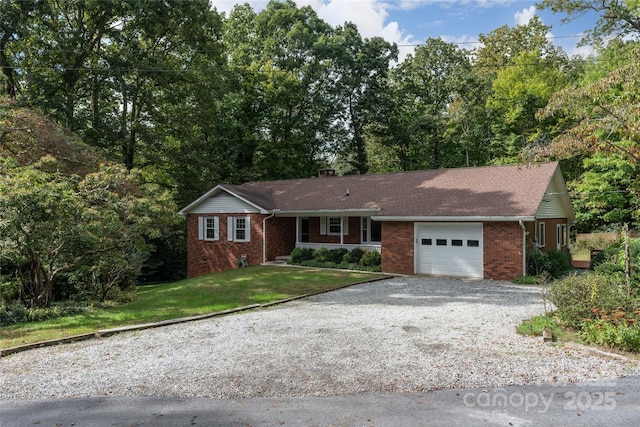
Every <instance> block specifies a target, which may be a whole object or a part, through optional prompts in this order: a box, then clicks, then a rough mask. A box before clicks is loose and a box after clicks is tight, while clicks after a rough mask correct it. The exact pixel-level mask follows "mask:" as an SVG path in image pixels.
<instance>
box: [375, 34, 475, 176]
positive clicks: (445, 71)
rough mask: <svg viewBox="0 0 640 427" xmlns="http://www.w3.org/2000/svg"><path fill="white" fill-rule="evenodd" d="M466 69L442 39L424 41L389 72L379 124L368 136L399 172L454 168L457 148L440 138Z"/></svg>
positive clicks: (458, 54) (459, 55)
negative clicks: (391, 157)
mask: <svg viewBox="0 0 640 427" xmlns="http://www.w3.org/2000/svg"><path fill="white" fill-rule="evenodd" d="M470 70H471V64H470V63H469V60H468V58H467V54H466V52H464V51H461V50H459V49H458V48H457V47H456V46H455V45H453V44H450V43H446V42H444V41H442V40H441V39H428V40H427V41H426V43H425V44H424V46H420V47H419V48H417V49H416V51H415V55H413V56H409V57H408V58H407V59H406V60H405V61H404V62H403V63H402V64H401V65H399V66H398V67H397V68H396V69H394V70H393V71H392V74H391V77H390V79H391V83H390V86H389V89H388V94H387V95H386V96H387V98H386V99H385V100H384V101H382V104H383V105H382V107H381V114H380V119H379V120H378V122H377V123H375V124H373V125H372V126H370V128H369V131H370V132H371V135H372V136H373V137H374V138H375V139H376V140H377V141H378V143H381V144H383V145H386V146H387V147H389V148H390V149H391V150H392V151H393V152H394V153H395V156H397V158H398V163H399V164H400V167H401V168H402V170H414V169H424V168H441V167H448V166H459V165H461V164H463V162H464V160H463V159H462V158H461V155H460V152H459V147H456V146H455V145H451V144H446V141H445V139H444V138H443V135H444V134H445V126H446V123H447V115H448V109H449V107H450V105H451V103H452V102H453V101H454V100H455V99H456V97H457V96H458V95H459V94H460V93H461V91H462V90H463V87H464V82H465V81H466V78H467V76H468V73H469V72H470Z"/></svg>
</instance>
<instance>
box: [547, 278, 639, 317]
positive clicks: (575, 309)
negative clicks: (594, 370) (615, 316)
mask: <svg viewBox="0 0 640 427" xmlns="http://www.w3.org/2000/svg"><path fill="white" fill-rule="evenodd" d="M546 297H547V299H548V300H549V301H551V302H552V303H553V304H554V305H555V306H556V308H557V312H556V313H557V315H558V317H559V318H560V319H561V320H562V321H563V322H565V323H566V324H567V325H568V326H570V327H572V328H576V329H577V328H579V327H580V326H581V325H582V323H583V322H584V320H585V319H588V318H592V317H593V312H592V310H593V309H598V310H600V311H602V310H605V311H609V312H610V311H612V310H614V309H615V308H616V307H618V306H622V307H624V308H631V307H632V306H633V299H632V297H631V296H630V295H629V293H628V290H627V287H626V284H625V282H624V278H623V277H619V276H611V275H603V274H598V273H585V274H582V275H580V276H577V275H572V276H568V277H565V278H564V279H562V280H556V281H555V282H553V283H552V284H551V285H550V286H549V289H548V291H547V295H546Z"/></svg>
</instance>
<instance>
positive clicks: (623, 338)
mask: <svg viewBox="0 0 640 427" xmlns="http://www.w3.org/2000/svg"><path fill="white" fill-rule="evenodd" d="M593 312H594V314H595V316H596V318H595V319H586V320H585V322H584V323H583V324H582V330H581V336H582V337H583V338H584V339H585V340H586V341H587V342H590V343H594V344H599V345H603V346H607V347H617V348H620V349H622V350H625V351H632V352H640V325H639V324H638V314H640V311H638V310H636V311H635V312H634V313H633V314H629V313H627V312H626V311H625V309H624V308H623V307H617V308H616V309H614V310H613V311H612V312H607V311H604V310H593Z"/></svg>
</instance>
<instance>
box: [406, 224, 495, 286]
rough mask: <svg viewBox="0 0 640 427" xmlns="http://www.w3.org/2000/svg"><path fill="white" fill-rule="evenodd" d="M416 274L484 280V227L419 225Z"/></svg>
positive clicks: (417, 226)
mask: <svg viewBox="0 0 640 427" xmlns="http://www.w3.org/2000/svg"><path fill="white" fill-rule="evenodd" d="M415 236H416V242H415V245H416V248H415V251H414V253H415V254H416V255H415V256H416V262H415V266H416V274H430V275H445V276H460V277H477V278H482V277H483V273H484V272H483V247H484V243H483V239H482V223H481V222H473V223H459V222H458V223H416V224H415Z"/></svg>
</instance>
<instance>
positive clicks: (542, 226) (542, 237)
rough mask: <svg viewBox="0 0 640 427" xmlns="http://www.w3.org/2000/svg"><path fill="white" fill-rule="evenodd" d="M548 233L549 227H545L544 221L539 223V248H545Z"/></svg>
mask: <svg viewBox="0 0 640 427" xmlns="http://www.w3.org/2000/svg"><path fill="white" fill-rule="evenodd" d="M546 232H547V226H546V225H545V223H544V221H542V222H539V223H538V247H539V248H544V245H545V244H546V241H545V240H546V239H545V237H546Z"/></svg>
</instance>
